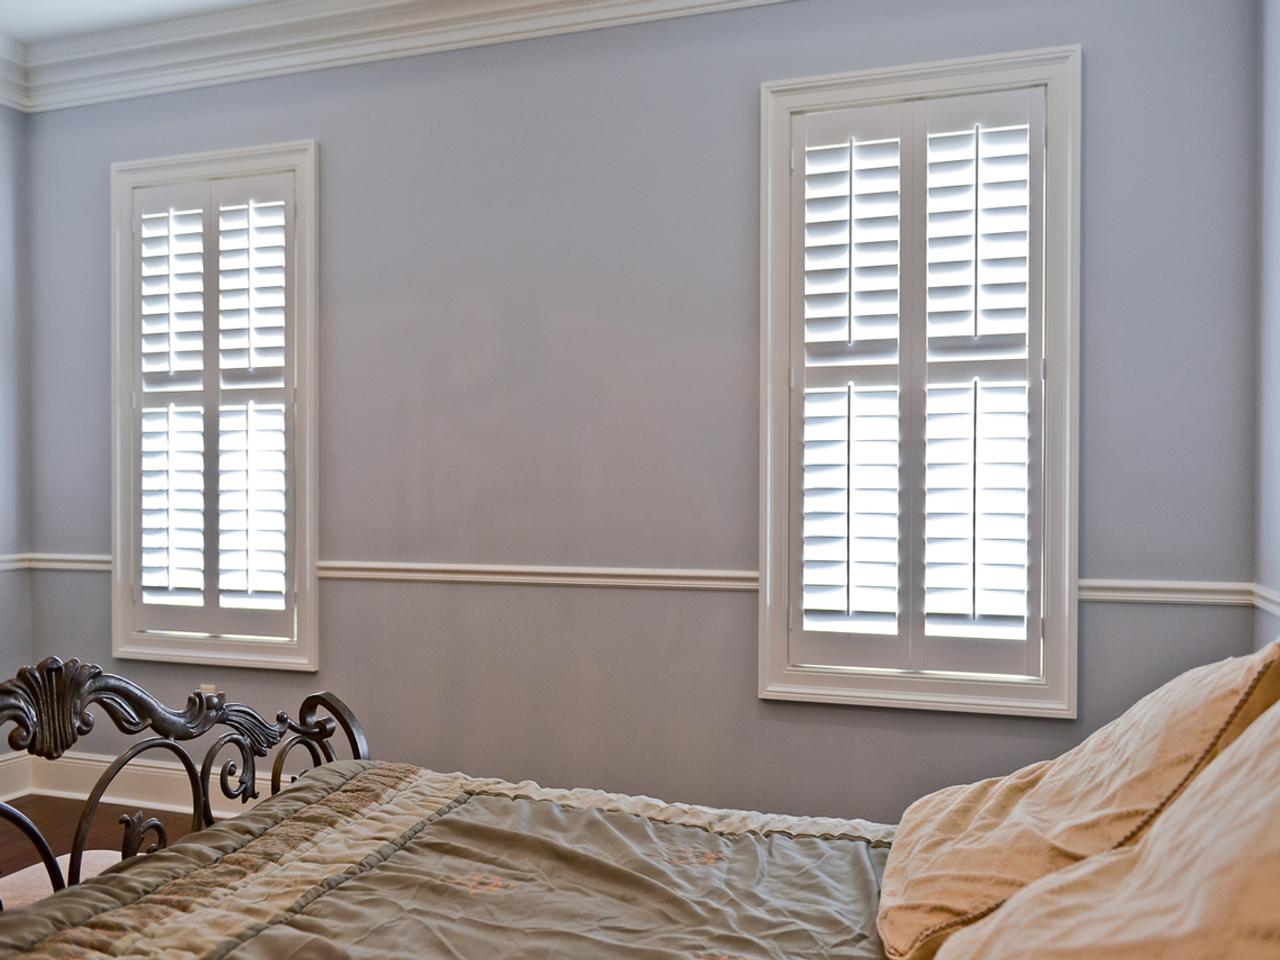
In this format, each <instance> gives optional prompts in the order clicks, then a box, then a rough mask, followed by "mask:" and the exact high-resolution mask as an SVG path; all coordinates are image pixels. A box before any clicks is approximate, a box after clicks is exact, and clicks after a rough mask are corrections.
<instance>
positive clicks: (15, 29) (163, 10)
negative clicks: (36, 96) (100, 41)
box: [0, 0, 262, 43]
mask: <svg viewBox="0 0 1280 960" xmlns="http://www.w3.org/2000/svg"><path fill="white" fill-rule="evenodd" d="M260 2H262V0H0V35H4V36H6V37H10V38H11V39H14V40H18V41H20V42H22V43H32V42H38V41H41V40H52V39H56V38H59V37H69V36H75V35H77V34H82V33H95V32H97V31H99V30H112V29H115V28H116V27H132V26H136V25H138V24H141V23H150V22H153V21H156V20H167V19H169V18H171V17H185V16H189V15H191V14H196V13H209V12H211V11H214V10H226V9H228V8H231V7H250V6H254V5H256V4H258V3H260Z"/></svg>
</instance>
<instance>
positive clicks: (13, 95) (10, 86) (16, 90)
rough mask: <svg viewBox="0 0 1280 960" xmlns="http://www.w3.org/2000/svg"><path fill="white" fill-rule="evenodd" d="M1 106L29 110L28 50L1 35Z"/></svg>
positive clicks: (15, 41)
mask: <svg viewBox="0 0 1280 960" xmlns="http://www.w3.org/2000/svg"><path fill="white" fill-rule="evenodd" d="M0 104H3V105H4V106H6V107H12V108H13V109H14V110H27V109H28V108H29V107H30V100H29V98H28V94H27V48H26V45H25V44H21V43H19V42H18V41H17V40H13V39H11V38H9V37H6V36H4V35H0Z"/></svg>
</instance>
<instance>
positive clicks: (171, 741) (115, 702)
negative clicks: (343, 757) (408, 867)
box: [0, 657, 369, 909]
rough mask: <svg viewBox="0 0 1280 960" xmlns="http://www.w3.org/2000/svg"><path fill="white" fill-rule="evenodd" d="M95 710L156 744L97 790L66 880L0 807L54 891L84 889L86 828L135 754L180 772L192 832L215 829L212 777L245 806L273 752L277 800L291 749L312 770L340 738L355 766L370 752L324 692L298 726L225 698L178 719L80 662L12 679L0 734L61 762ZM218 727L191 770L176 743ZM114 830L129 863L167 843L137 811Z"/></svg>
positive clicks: (355, 724)
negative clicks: (164, 756)
mask: <svg viewBox="0 0 1280 960" xmlns="http://www.w3.org/2000/svg"><path fill="white" fill-rule="evenodd" d="M95 705H97V706H100V707H101V708H102V710H103V712H105V713H106V715H107V716H108V717H109V718H110V719H111V721H112V722H113V723H114V724H115V726H116V727H117V728H118V729H119V730H121V731H122V732H124V733H130V734H137V733H142V732H143V731H145V730H150V731H151V732H152V733H153V734H154V736H152V737H149V738H147V739H144V740H140V741H138V742H136V743H134V744H132V745H131V746H130V747H129V748H128V749H127V750H125V751H124V752H123V753H121V754H120V756H118V757H117V758H116V759H115V760H114V761H113V762H112V763H111V765H110V766H109V767H108V768H107V769H106V771H104V772H103V774H102V776H101V777H99V778H98V782H97V783H96V784H94V787H93V790H92V791H91V792H90V794H89V797H88V799H87V800H86V801H85V804H84V808H83V810H82V812H81V815H80V820H79V822H78V824H77V825H76V835H75V840H74V841H73V843H72V847H71V861H70V863H69V864H68V868H67V873H66V877H65V879H64V877H63V872H62V870H61V868H60V867H59V865H58V862H57V860H56V858H55V857H54V856H53V852H52V850H51V848H50V846H49V844H48V842H47V841H46V839H45V837H44V836H43V835H42V834H41V833H40V831H39V829H38V828H37V827H36V826H35V825H34V824H33V823H32V822H31V821H30V820H29V819H28V818H27V817H25V816H24V815H23V814H22V813H21V812H20V811H18V810H16V809H14V808H13V807H11V806H9V805H7V804H4V803H0V820H7V821H9V822H10V823H13V824H14V825H15V826H17V827H18V829H19V830H20V831H21V832H22V833H23V834H24V835H25V836H26V838H27V839H28V840H29V841H30V842H31V844H32V845H33V846H34V847H35V849H36V851H37V852H38V853H39V855H40V859H41V861H42V862H43V863H44V865H45V869H46V870H47V871H48V873H49V879H50V883H51V884H52V886H53V889H54V890H60V889H62V888H63V886H67V885H72V884H76V883H78V882H79V881H80V869H81V865H82V862H83V859H84V853H85V845H86V843H87V842H88V836H89V827H90V825H91V824H92V822H93V818H94V815H95V814H96V813H97V810H98V807H99V806H100V804H101V803H102V798H103V796H104V795H105V793H106V791H107V788H108V787H109V786H110V785H111V783H112V781H113V780H115V778H116V777H117V776H118V775H119V773H120V771H121V770H123V769H124V768H125V767H126V766H127V765H128V764H129V762H130V761H131V760H133V759H134V758H135V757H137V756H139V755H140V754H143V753H148V752H152V751H161V752H165V753H171V754H173V755H174V757H175V758H176V759H177V760H178V762H179V763H180V764H181V766H182V769H183V771H184V772H185V773H186V775H187V779H188V781H189V783H190V785H191V801H192V818H191V829H192V830H199V829H201V828H202V827H205V826H209V825H210V824H212V823H213V810H212V804H211V798H212V787H211V784H212V780H213V772H214V770H215V768H216V769H217V770H218V785H219V787H220V789H221V790H222V793H223V795H224V796H225V797H227V798H228V799H232V800H234V799H236V798H239V800H240V801H241V802H242V803H248V802H249V801H250V800H253V799H256V798H257V796H258V791H257V787H256V784H257V761H258V759H260V758H263V757H266V756H267V755H268V754H269V753H270V752H271V750H272V748H274V747H277V746H279V747H280V749H279V751H278V752H277V755H276V757H275V758H274V762H273V764H272V769H271V792H272V793H273V794H275V793H276V792H278V791H279V790H280V787H281V779H282V777H283V775H284V766H285V761H286V759H287V757H288V756H289V754H290V753H291V752H293V751H294V749H295V748H297V747H302V748H303V749H304V750H305V751H306V753H307V754H308V756H309V758H310V760H311V762H312V764H313V765H314V766H321V765H323V764H325V763H329V762H331V761H333V760H334V759H336V757H337V752H336V751H335V750H334V748H333V744H332V740H333V739H334V737H335V736H337V734H338V731H339V730H341V731H342V733H343V735H344V736H345V738H346V741H347V745H348V746H349V747H350V752H351V756H352V757H353V758H355V759H359V760H367V759H369V744H368V741H367V739H366V738H365V733H364V729H363V728H362V727H361V726H360V723H359V721H358V720H356V718H355V715H354V714H353V713H352V712H351V710H350V709H349V708H348V707H347V705H346V704H345V703H343V702H342V701H341V700H339V699H338V698H337V697H335V696H334V695H333V694H331V693H327V692H321V693H315V694H312V695H311V696H309V697H307V698H306V699H305V700H304V701H303V702H302V706H301V708H300V709H299V711H298V719H297V720H293V719H291V718H290V717H289V715H288V714H287V713H284V712H281V713H278V714H276V718H275V722H274V723H273V722H271V721H268V720H266V719H264V718H263V717H262V715H261V714H259V713H257V712H256V711H255V710H253V709H252V708H251V707H248V706H246V705H245V704H243V703H227V702H226V698H225V697H224V696H223V695H222V694H221V693H214V694H208V693H200V692H197V693H193V694H191V695H190V696H189V697H188V698H187V704H186V707H185V708H184V709H182V710H174V709H171V708H170V707H167V706H165V705H164V704H163V703H161V702H160V701H159V700H157V699H156V698H155V697H153V696H151V694H149V693H147V692H146V691H145V690H143V689H142V688H141V687H139V686H138V685H137V684H135V683H133V682H132V681H130V680H126V679H124V678H123V677H118V676H114V675H112V674H109V673H104V672H103V670H102V668H101V667H99V666H96V665H94V664H91V663H84V662H81V661H80V660H76V659H71V660H67V661H65V662H64V661H62V660H60V659H58V658H57V657H48V658H47V659H45V660H41V661H40V662H39V663H38V664H35V665H34V666H27V667H23V668H22V669H21V670H19V671H18V673H17V675H16V676H15V677H13V678H12V679H10V680H7V681H5V682H3V683H0V726H3V725H4V724H5V723H12V724H13V730H12V731H11V732H10V734H9V745H10V746H11V747H12V748H13V749H15V750H25V751H27V752H28V753H31V754H34V755H35V756H38V757H43V758H45V759H48V760H53V759H57V758H58V757H60V756H62V755H63V754H64V753H66V751H67V750H68V749H70V748H71V747H72V746H73V745H74V744H75V743H76V741H77V740H78V739H79V738H80V737H83V736H85V735H86V734H88V733H89V732H90V731H91V730H92V729H93V721H94V718H93V714H91V713H90V712H89V708H90V707H91V706H95ZM321 711H323V712H324V713H327V714H328V716H324V715H322V714H321ZM215 727H224V728H226V730H225V732H223V733H222V734H221V735H219V736H218V737H217V739H216V740H214V742H213V744H212V745H211V746H210V747H209V749H208V751H207V752H206V753H205V755H204V758H203V762H202V763H201V765H200V767H199V769H197V768H196V765H195V761H194V760H192V758H191V755H190V753H188V751H187V750H186V748H185V747H183V746H182V742H183V741H188V740H194V739H196V738H197V737H200V736H203V735H204V734H206V733H209V732H210V731H212V730H214V728H215ZM289 735H291V736H289ZM286 736H288V739H287V740H285V737H286ZM282 740H283V741H284V743H283V745H281V741H282ZM227 748H231V749H232V754H233V755H232V756H230V757H228V758H227V759H225V760H224V761H223V762H222V764H221V766H218V758H219V756H221V755H222V754H223V752H224V751H226V750H227ZM120 822H121V823H122V824H123V825H124V836H123V838H122V840H121V847H120V852H121V855H122V856H123V857H126V858H127V857H132V856H135V855H136V854H138V853H139V852H141V851H142V850H143V847H144V845H146V852H147V853H154V852H155V851H157V850H160V849H162V848H164V847H165V846H166V845H167V844H168V836H167V834H166V833H165V828H164V826H163V824H162V823H161V822H160V821H159V820H158V819H156V818H154V817H147V816H146V815H145V814H144V813H143V812H142V811H138V812H137V813H134V814H131V815H126V816H123V817H121V818H120ZM148 836H151V837H153V838H154V840H153V842H151V843H150V844H149V845H147V844H146V841H147V838H148ZM0 909H3V906H2V905H0Z"/></svg>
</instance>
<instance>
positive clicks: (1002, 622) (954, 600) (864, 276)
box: [760, 48, 1079, 717]
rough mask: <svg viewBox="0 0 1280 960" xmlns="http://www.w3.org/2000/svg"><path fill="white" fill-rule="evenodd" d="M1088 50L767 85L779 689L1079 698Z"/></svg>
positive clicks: (769, 396) (766, 644)
mask: <svg viewBox="0 0 1280 960" xmlns="http://www.w3.org/2000/svg"><path fill="white" fill-rule="evenodd" d="M1078 65H1079V51H1078V49H1074V48H1071V49H1058V50H1048V51H1038V52H1032V53H1026V54H1016V55H1010V56H1004V57H995V58H984V59H981V60H974V61H963V62H959V61H953V62H947V63H941V64H935V65H926V66H921V67H908V68H904V69H901V70H890V71H873V72H869V73H862V74H851V75H846V76H840V77H824V78H819V79H815V80H808V81H797V82H792V83H780V84H767V85H766V86H765V88H764V91H763V129H762V138H763V169H762V177H763V211H762V238H763V247H764V263H763V266H762V273H763V291H762V299H763V303H762V309H763V325H762V328H763V332H762V339H763V363H762V379H763V409H762V444H761V447H762V454H763V456H762V459H763V464H762V478H761V518H762V536H761V601H760V694H761V696H763V697H770V698H779V699H793V700H819V701H830V702H844V703H864V704H873V705H879V706H904V707H917V708H930V709H942V710H966V711H981V712H991V713H1018V714H1038V715H1046V716H1062V717H1070V716H1074V715H1075V663H1074V661H1075V569H1076V564H1075V521H1074V516H1075V499H1076V494H1075V460H1076V455H1075V444H1076V441H1075V422H1076V416H1075V407H1076V396H1075V394H1076V367H1077V333H1076V328H1077V321H1076V313H1077V280H1076V262H1077V253H1076V250H1077V243H1078V239H1077V238H1078V214H1077V204H1078V197H1077V193H1078V189H1077V181H1078V168H1079V160H1078V150H1079V147H1078V142H1079V120H1078V102H1079V97H1078V89H1079V66H1078Z"/></svg>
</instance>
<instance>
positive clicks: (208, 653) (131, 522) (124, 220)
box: [111, 140, 319, 671]
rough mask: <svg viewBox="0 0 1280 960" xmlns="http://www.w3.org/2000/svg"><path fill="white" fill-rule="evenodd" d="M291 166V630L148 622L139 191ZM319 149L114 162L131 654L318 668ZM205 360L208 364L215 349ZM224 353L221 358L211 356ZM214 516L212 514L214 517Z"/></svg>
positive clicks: (117, 611)
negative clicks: (141, 602) (139, 470)
mask: <svg viewBox="0 0 1280 960" xmlns="http://www.w3.org/2000/svg"><path fill="white" fill-rule="evenodd" d="M273 174H275V175H278V174H291V175H292V177H293V184H294V196H293V211H294V212H293V231H292V234H291V243H292V247H291V249H290V251H289V257H290V263H291V269H292V289H291V290H289V296H290V297H291V299H292V319H291V322H292V325H293V326H292V331H293V336H292V343H291V344H290V345H289V349H290V350H291V351H292V353H293V364H294V368H293V372H294V399H293V408H294V413H293V417H294V419H293V423H292V432H291V434H290V436H291V440H292V447H293V449H292V455H291V469H292V471H293V477H292V499H291V502H290V508H291V514H290V517H289V523H290V526H291V529H292V535H291V538H290V548H291V550H292V552H293V562H294V567H295V575H294V590H295V598H294V604H293V608H294V613H295V616H294V618H293V622H294V627H293V632H292V633H293V635H292V636H288V637H271V638H246V637H234V636H219V635H216V634H213V633H201V632H194V631H193V632H179V631H165V630H143V629H141V628H140V626H139V624H138V622H137V613H138V605H136V604H135V595H136V591H137V587H138V580H139V562H138V552H137V551H138V528H139V524H140V513H139V511H140V506H139V502H138V499H137V494H136V481H135V474H136V464H137V457H138V450H137V446H136V427H135V422H134V421H135V418H136V416H135V410H134V407H135V402H134V390H135V379H136V378H135V372H134V370H135V364H136V357H137V355H138V351H139V344H138V337H139V332H138V329H137V323H136V319H135V313H136V310H135V305H134V288H135V283H134V279H135V277H136V275H137V272H138V268H137V257H138V252H137V243H136V242H135V234H134V230H135V225H134V222H133V221H134V191H135V190H139V189H150V188H154V187H162V186H167V185H183V184H192V183H198V182H201V181H210V180H219V179H224V178H244V177H256V176H269V175H273ZM317 183H318V180H317V148H316V144H315V141H311V140H304V141H295V142H290V143H279V144H271V145H267V146H259V147H248V148H240V149H232V150H218V151H212V152H208V153H197V154H186V155H182V156H173V157H162V158H159V159H154V160H142V161H129V162H122V163H116V164H113V165H112V167H111V211H112V246H111V260H112V400H113V402H112V427H111V430H112V471H111V473H112V558H113V562H112V618H111V619H112V629H111V650H112V654H113V655H114V656H116V657H120V658H123V659H132V660H159V661H164V662H170V663H172V662H178V663H200V664H214V665H220V666H236V667H262V668H269V669H276V670H299V671H315V670H317V669H318V668H319V644H318V636H317V633H318V610H317V602H318V596H317V594H318V591H317V573H316V571H317V552H316V543H317V537H316V530H317V517H318V499H317V490H316V476H317V463H318V460H317V444H316V432H317V426H318V421H317V416H316V399H317V390H316V377H317V373H318V369H319V364H318V352H317V346H318V345H317V339H318V338H317V336H316V317H317V303H318V282H319V281H318V272H317V254H318V244H317V239H318V237H317V223H318V221H317V196H316V194H317ZM205 362H206V363H208V362H209V360H208V358H206V361H205ZM214 362H216V360H215V361H214ZM205 522H206V523H208V522H209V519H208V518H206V521H205Z"/></svg>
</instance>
